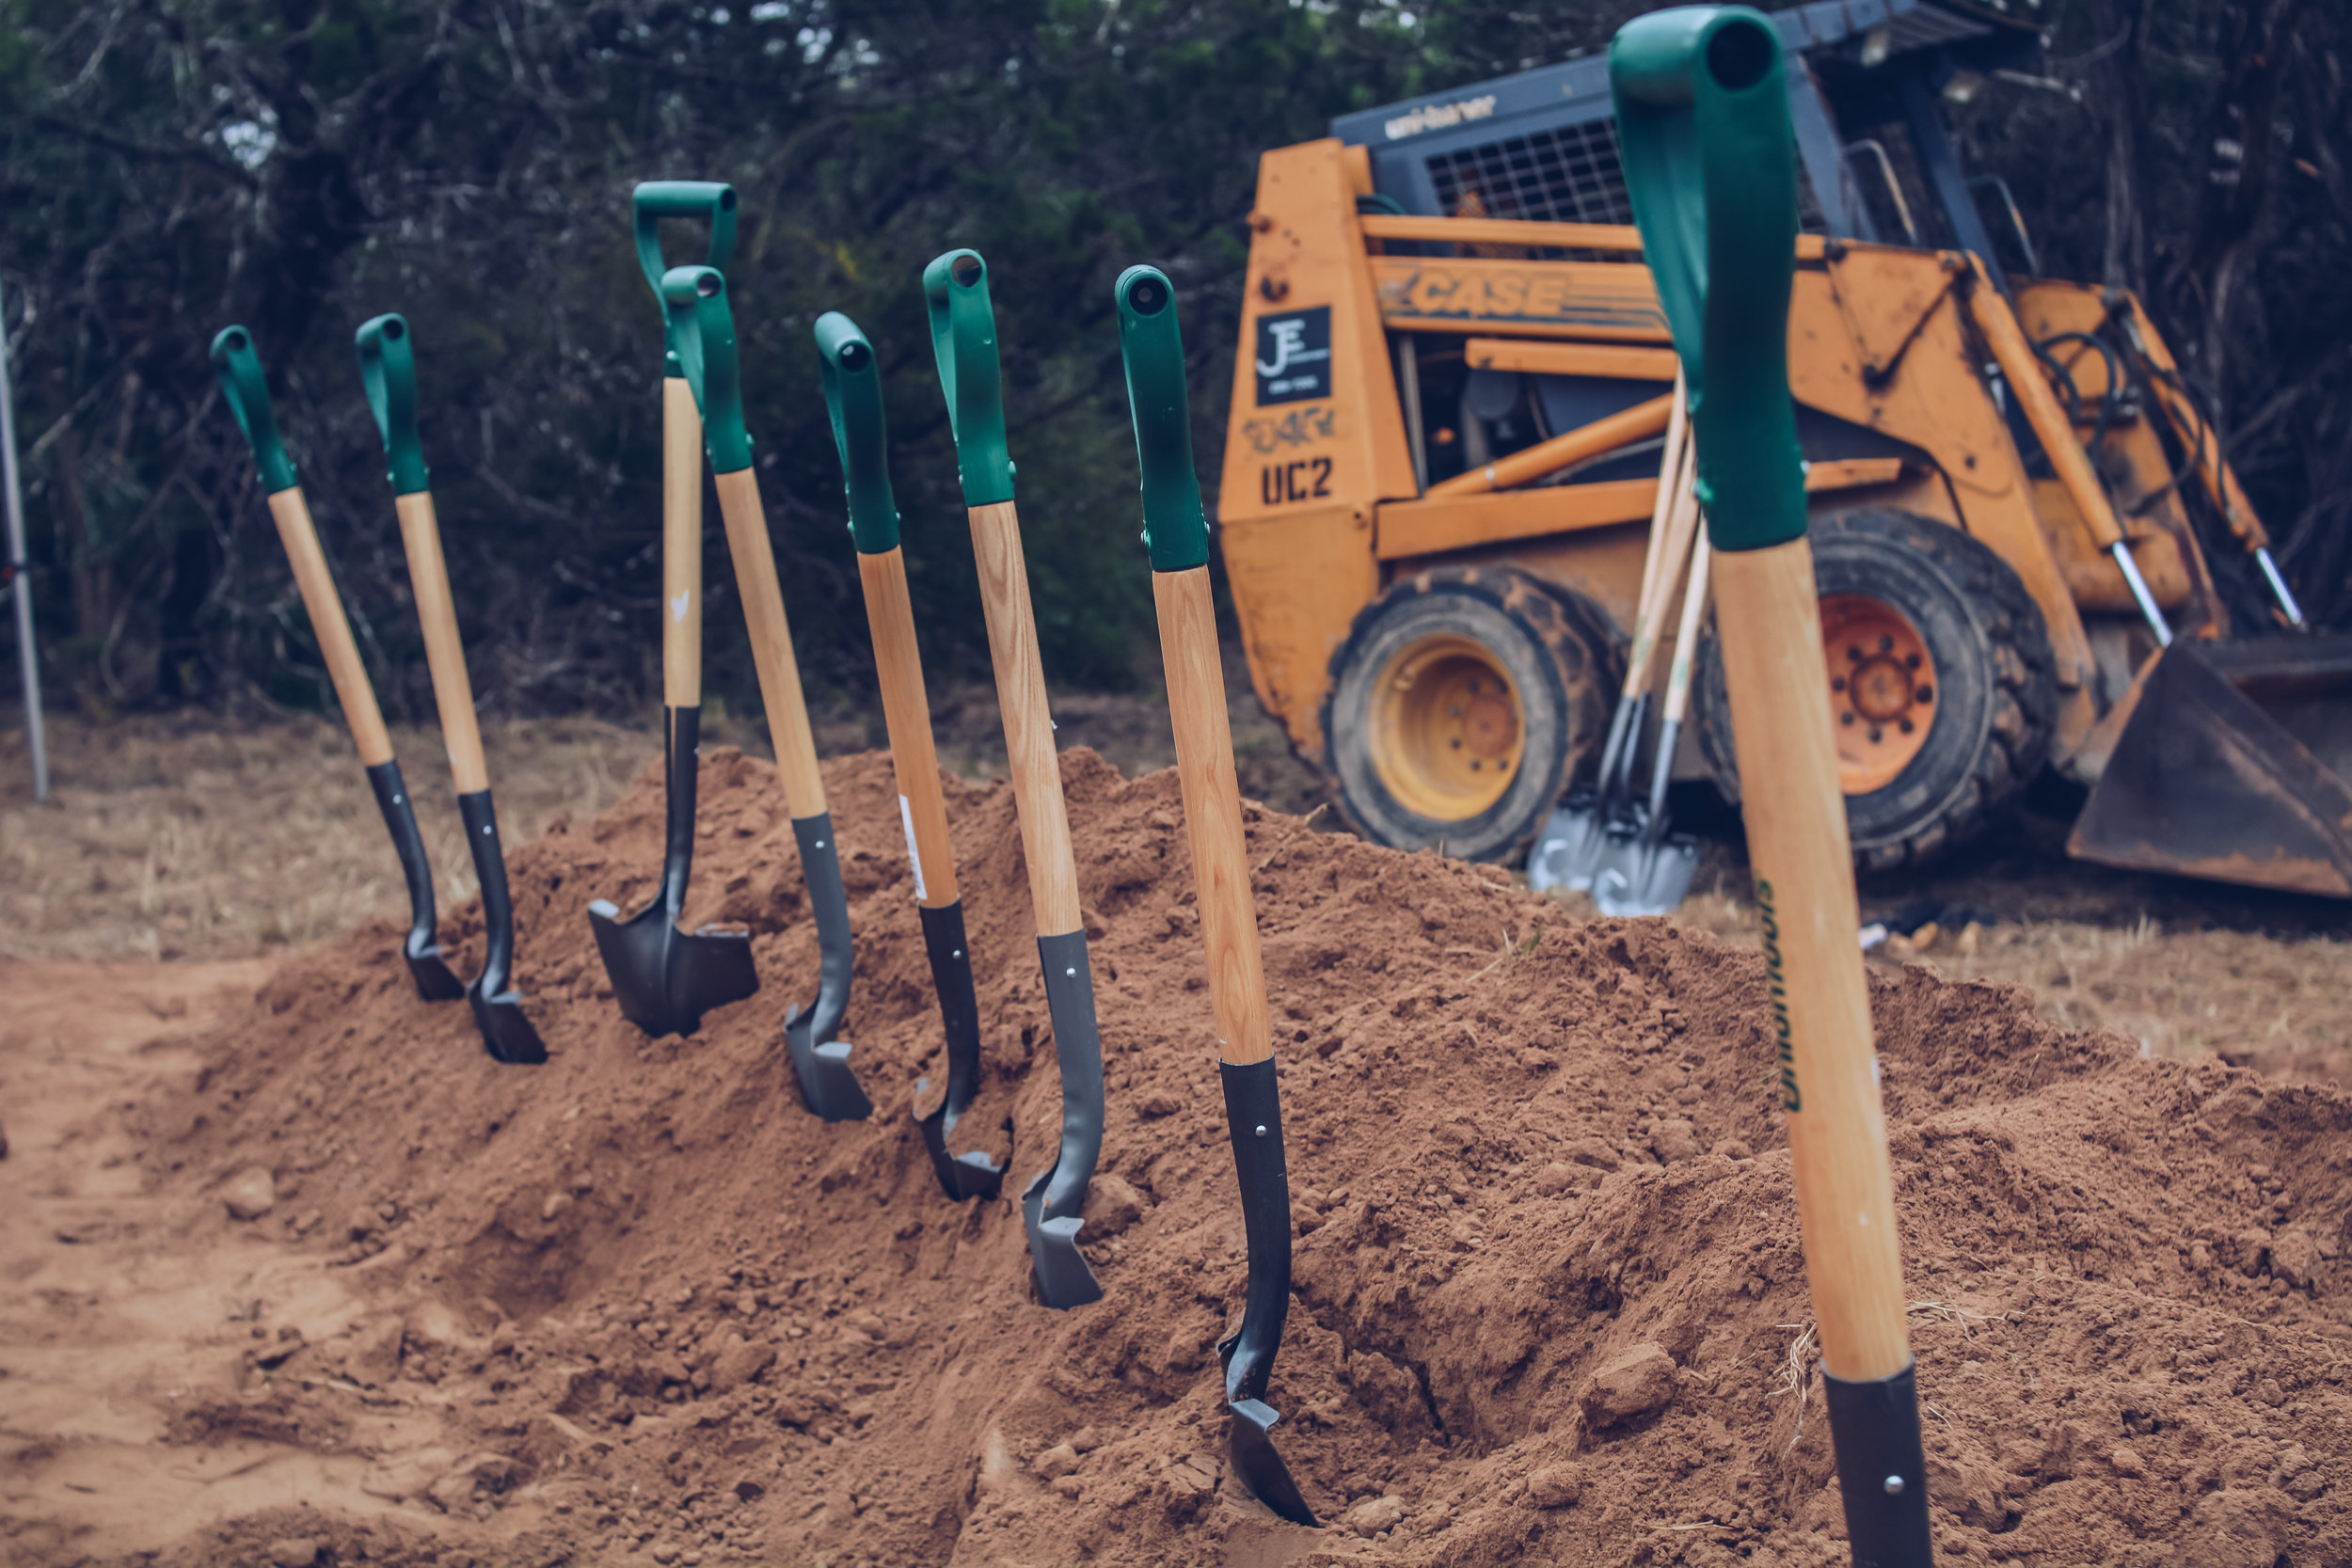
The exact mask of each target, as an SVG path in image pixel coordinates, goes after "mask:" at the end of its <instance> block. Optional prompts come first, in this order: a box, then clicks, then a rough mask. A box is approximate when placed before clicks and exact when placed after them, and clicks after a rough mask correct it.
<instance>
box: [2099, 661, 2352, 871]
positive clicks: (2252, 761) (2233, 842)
mask: <svg viewBox="0 0 2352 1568" xmlns="http://www.w3.org/2000/svg"><path fill="white" fill-rule="evenodd" d="M2132 700H2133V701H2134V702H2135V703H2136V706H2135V707H2134V709H2133V712H2132V715H2131V717H2130V718H2129V719H2128V720H2127V721H2125V722H2124V725H2123V732H2122V736H2120V737H2119V738H2118V739H2117V741H2116V745H2115V752H2114V753H2113V755H2111V756H2110V757H2109V758H2108V759H2107V766H2106V771H2105V772H2104V773H2102V774H2101V775H2100V778H2099V783H2098V784H2097V786H2096V787H2094V788H2093V789H2092V790H2091V792H2090V802H2089V803H2088V804H2087V805H2086V806H2085V807H2084V808H2083V815H2082V817H2081V819H2080V820H2079V821H2077V822H2076V823H2075V824H2074V834H2073V836H2072V837H2070V838H2069V839H2068V840H2067V846H2066V847H2067V852H2068V853H2070V854H2072V855H2074V856H2075V857H2077V858H2078V859H2082V860H2088V861H2097V862H2099V863H2102V864H2105V865H2120V866H2124V867H2127V868H2129V869H2132V870H2137V871H2169V872H2174V873H2177V874H2179V875H2182V876H2187V877H2203V878H2209V879H2214V880H2217V881H2224V882H2241V883H2244V884H2245V885H2247V886H2249V887H2267V888H2278V889H2280V890H2282V891H2285V892H2289V893H2314V894H2321V895H2327V896H2329V897H2335V898H2352V637H2279V638H2265V639H2263V640H2261V641H2252V642H2238V643H2227V642H2224V643H2206V644H2197V643H2192V642H2187V641H2179V642H2175V643H2173V644H2172V646H2171V647H2170V648H2169V649H2168V650H2167V651H2166V652H2165V654H2164V656H2163V657H2160V658H2158V659H2157V660H2156V661H2155V662H2154V663H2153V665H2151V666H2150V667H2149V668H2148V669H2147V670H2145V671H2144V672H2142V673H2141V674H2140V677H2139V679H2138V681H2137V683H2135V685H2134V688H2133V694H2132Z"/></svg>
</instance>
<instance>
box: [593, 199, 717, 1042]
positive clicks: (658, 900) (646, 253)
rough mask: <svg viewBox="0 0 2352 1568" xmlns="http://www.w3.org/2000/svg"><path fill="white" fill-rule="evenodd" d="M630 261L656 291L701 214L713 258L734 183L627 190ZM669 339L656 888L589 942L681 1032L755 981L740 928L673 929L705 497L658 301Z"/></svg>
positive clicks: (690, 763) (647, 1006) (693, 719)
mask: <svg viewBox="0 0 2352 1568" xmlns="http://www.w3.org/2000/svg"><path fill="white" fill-rule="evenodd" d="M635 207H636V218H637V259H638V261H639V262H640V263H641V264H642V265H643V266H644V272H645V281H646V282H648V283H650V284H652V285H653V291H654V298H655V299H656V300H657V301H660V300H661V275H662V266H661V245H660V236H659V235H658V234H657V233H656V231H655V230H656V226H657V224H658V223H659V221H660V219H661V218H662V217H666V216H688V215H699V214H706V213H707V214H709V217H710V252H711V256H712V258H713V260H717V261H723V260H724V259H725V257H726V255H727V253H728V251H730V250H731V249H732V248H733V247H734V245H735V192H734V190H733V189H732V188H731V187H729V186H726V185H712V184H702V183H692V182H682V181H670V182H659V183H648V184H643V185H640V186H638V187H637V193H636V198H635ZM662 322H663V325H664V329H665V332H666V334H667V337H668V340H669V341H668V348H667V353H666V355H665V359H666V371H665V373H664V375H663V377H662V382H661V604H662V616H661V686H662V709H663V711H662V756H663V761H664V781H663V782H664V786H665V787H664V792H663V802H662V807H663V819H664V831H663V835H662V836H663V840H664V843H663V849H662V862H661V888H660V892H659V893H657V894H656V895H654V900H653V902H652V903H651V904H649V905H647V906H646V907H645V908H644V910H642V911H639V912H638V913H636V914H634V915H632V916H630V917H629V918H628V919H627V920H623V919H622V918H621V911H619V910H618V909H617V908H615V907H614V906H613V905H612V904H611V903H610V902H608V901H607V900H605V899H602V898H599V899H597V900H596V902H594V903H592V904H590V905H589V906H588V924H589V926H590V927H591V928H593V929H594V930H595V932H596V951H597V953H598V954H600V955H601V956H602V957H603V958H604V972H605V974H606V975H607V976H609V977H610V978H611V980H612V996H613V999H614V1001H616V1002H617V1003H619V1005H620V1008H621V1016H622V1017H623V1018H626V1019H628V1021H629V1022H631V1023H634V1024H636V1025H637V1026H638V1027H639V1028H640V1029H643V1030H644V1031H645V1033H647V1034H649V1035H654V1036H661V1035H691V1034H692V1033H693V1032H694V1031H695V1030H696V1029H698V1028H700V1027H701V1026H702V1021H703V1014H704V1013H706V1012H707V1011H709V1010H710V1009H711V1008H713V1007H723V1006H726V1005H727V1004H728V1003H730V1002H739V1001H741V1000H742V999H743V998H744V997H747V996H749V995H751V994H752V992H754V991H755V990H758V989H759V974H758V973H757V971H755V969H754V968H753V967H752V939H751V933H750V932H748V931H726V930H720V929H718V928H716V927H704V928H703V929H701V930H698V931H693V932H687V931H681V930H679V929H678V919H679V917H680V916H681V915H682V914H683V913H684V912H685V908H686V887H687V883H688V882H689V881H690V880H691V879H692V877H693V871H694V785H695V774H696V769H697V762H698V760H699V759H698V757H697V754H696V746H697V744H698V742H699V741H700V739H701V736H702V687H703V603H702V596H703V582H702V578H703V503H702V478H703V472H702V470H703V459H702V417H701V415H700V414H699V413H698V412H697V411H696V409H695V406H694V394H693V391H692V390H691V388H689V387H688V386H687V385H686V374H685V372H684V371H683V370H682V369H681V368H680V366H679V363H678V356H677V342H676V331H675V325H674V324H673V318H672V316H671V314H670V311H669V309H668V306H667V305H666V303H665V304H664V305H663V308H662Z"/></svg>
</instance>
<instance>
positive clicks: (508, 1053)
mask: <svg viewBox="0 0 2352 1568" xmlns="http://www.w3.org/2000/svg"><path fill="white" fill-rule="evenodd" d="M466 1000H467V1002H469V1004H471V1005H472V1006H473V1022H474V1027H475V1028H477V1029H480V1030H481V1031H482V1043H483V1044H485V1045H486V1046H488V1047H489V1050H490V1055H491V1057H492V1058H493V1059H494V1060H497V1061H500V1062H504V1063H508V1064H510V1065H514V1066H518V1067H529V1066H532V1065H535V1064H537V1063H540V1062H544V1061H546V1060H547V1059H548V1048H547V1044H546V1042H544V1041H543V1040H541V1039H540V1038H539V1031H538V1030H537V1029H536V1028H534V1027H532V1022H531V1020H530V1019H529V1018H527V1017H525V1016H524V1014H523V999H522V997H521V996H520V995H519V994H517V993H516V992H515V991H511V990H508V991H501V992H499V993H497V994H496V995H493V996H485V995H483V994H482V982H481V981H479V980H476V981H475V982H474V983H473V984H472V985H469V986H468V987H467V988H466Z"/></svg>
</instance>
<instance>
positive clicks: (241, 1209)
mask: <svg viewBox="0 0 2352 1568" xmlns="http://www.w3.org/2000/svg"><path fill="white" fill-rule="evenodd" d="M220 1201H221V1203H222V1204H223V1205H224V1206H225V1207H226V1208H227V1209H228V1211H229V1217H230V1218H231V1219H239V1220H258V1219H260V1218H261V1217H262V1215H263V1214H266V1213H268V1212H270V1211H271V1210H272V1209H275V1208H277V1207H278V1181H277V1179H276V1178H275V1177H273V1176H271V1175H270V1172H269V1167H268V1166H267V1165H247V1166H246V1168H245V1169H243V1170H241V1171H239V1172H238V1173H237V1174H236V1175H234V1176H232V1177H230V1179H229V1184H228V1185H227V1186H226V1187H223V1188H222V1189H221V1190H220Z"/></svg>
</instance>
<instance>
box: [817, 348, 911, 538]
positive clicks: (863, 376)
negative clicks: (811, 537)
mask: <svg viewBox="0 0 2352 1568" xmlns="http://www.w3.org/2000/svg"><path fill="white" fill-rule="evenodd" d="M817 358H818V363H819V364H820V365H821V366H822V367H823V371H824V383H825V413H826V415H827V416H828V417H829V418H831V419H832V420H833V446H834V451H836V452H838V453H839V454H840V456H841V482H842V486H843V488H844V489H846V490H847V491H848V492H849V497H850V539H851V540H852V541H854V542H855V544H856V545H857V551H858V554H860V555H887V554H889V553H890V552H891V551H892V550H895V549H897V548H898V501H897V500H896V499H893V498H892V496H891V494H890V433H889V427H888V426H887V425H886V424H885V423H884V422H883V420H882V375H881V373H880V372H878V371H876V369H875V368H874V345H873V344H872V343H869V342H867V341H866V334H865V333H863V332H861V331H859V330H858V325H857V323H855V322H853V321H851V320H850V318H849V317H847V316H845V315H843V314H842V313H841V312H840V311H838V310H828V311H826V312H825V313H824V314H823V315H821V316H819V317H818V318H817Z"/></svg>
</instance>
